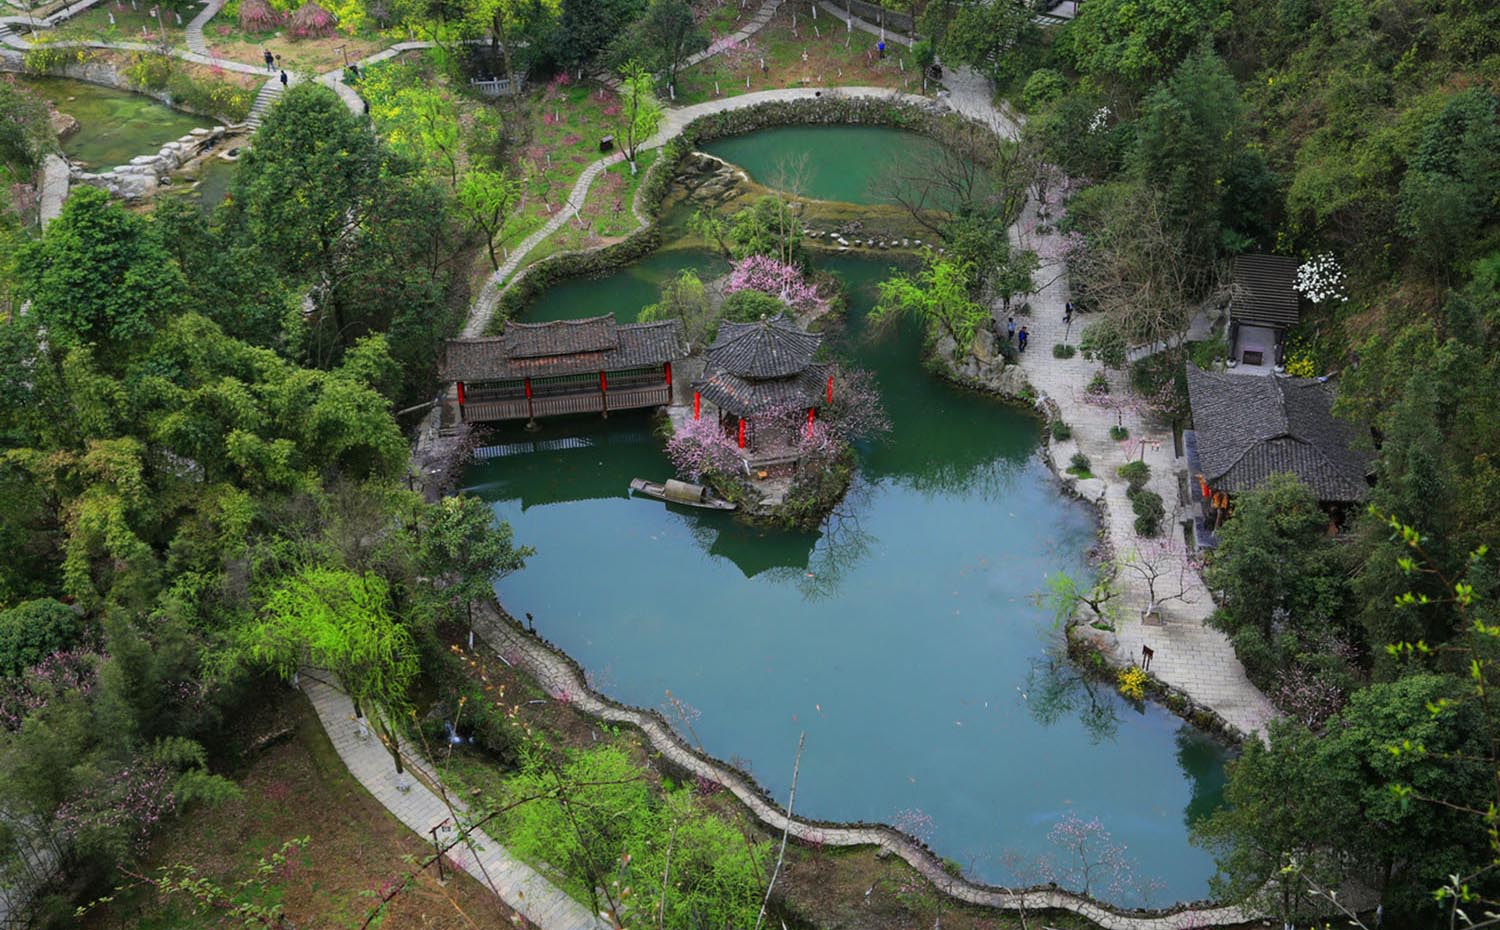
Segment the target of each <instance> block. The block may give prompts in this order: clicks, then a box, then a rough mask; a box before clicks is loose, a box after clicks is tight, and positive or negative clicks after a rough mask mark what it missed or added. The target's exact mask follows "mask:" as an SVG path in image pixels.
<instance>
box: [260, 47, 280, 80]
mask: <svg viewBox="0 0 1500 930" xmlns="http://www.w3.org/2000/svg"><path fill="white" fill-rule="evenodd" d="M261 57H262V58H264V59H265V61H266V70H267V71H270V72H272V73H273V74H274V73H275V72H276V56H275V55H272V54H271V50H270V49H266V50H265V54H264V55H262V56H261Z"/></svg>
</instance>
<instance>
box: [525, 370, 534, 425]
mask: <svg viewBox="0 0 1500 930" xmlns="http://www.w3.org/2000/svg"><path fill="white" fill-rule="evenodd" d="M526 420H527V422H530V423H535V422H536V411H535V410H533V409H532V404H531V379H530V378H527V379H526Z"/></svg>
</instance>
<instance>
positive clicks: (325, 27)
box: [287, 0, 337, 39]
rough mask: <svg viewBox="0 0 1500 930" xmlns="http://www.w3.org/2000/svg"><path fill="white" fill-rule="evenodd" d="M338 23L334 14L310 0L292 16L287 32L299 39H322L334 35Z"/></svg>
mask: <svg viewBox="0 0 1500 930" xmlns="http://www.w3.org/2000/svg"><path fill="white" fill-rule="evenodd" d="M336 22H337V21H336V20H335V19H334V18H333V14H332V13H330V12H328V11H327V10H325V9H323V8H322V7H320V6H318V5H317V4H316V3H313V2H312V0H308V2H306V3H304V4H302V5H301V6H299V7H298V8H297V12H295V13H293V14H292V18H291V23H290V25H289V27H288V29H287V31H288V32H290V33H291V34H292V35H294V36H296V37H297V38H299V39H312V38H319V39H320V38H322V37H324V36H327V35H331V34H332V33H333V27H334V25H335V23H336Z"/></svg>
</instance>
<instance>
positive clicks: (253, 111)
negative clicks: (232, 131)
mask: <svg viewBox="0 0 1500 930" xmlns="http://www.w3.org/2000/svg"><path fill="white" fill-rule="evenodd" d="M283 92H284V88H283V87H282V86H281V77H280V76H279V75H278V76H277V77H274V78H271V79H270V80H269V81H267V82H266V83H265V84H263V85H261V88H260V93H258V94H256V95H255V103H254V104H252V105H251V107H250V115H249V116H247V117H245V125H246V126H249V127H250V128H251V129H259V128H260V124H261V121H262V120H264V119H265V118H266V114H267V113H269V112H271V107H273V106H275V104H276V101H278V100H280V99H281V95H282V93H283Z"/></svg>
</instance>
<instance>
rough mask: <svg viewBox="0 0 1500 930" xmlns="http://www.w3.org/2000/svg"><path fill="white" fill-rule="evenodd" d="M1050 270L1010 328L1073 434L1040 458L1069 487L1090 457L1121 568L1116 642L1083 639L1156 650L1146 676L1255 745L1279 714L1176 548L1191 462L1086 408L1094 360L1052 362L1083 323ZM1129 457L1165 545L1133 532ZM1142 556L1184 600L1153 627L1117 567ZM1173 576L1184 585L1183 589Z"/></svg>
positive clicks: (1030, 376) (1063, 283)
mask: <svg viewBox="0 0 1500 930" xmlns="http://www.w3.org/2000/svg"><path fill="white" fill-rule="evenodd" d="M1026 214H1027V215H1026V216H1023V217H1022V219H1021V222H1019V223H1017V225H1016V226H1015V227H1013V228H1012V235H1013V237H1014V236H1015V235H1016V230H1018V229H1021V228H1033V227H1034V220H1035V215H1034V206H1031V205H1028V207H1027V210H1026ZM1054 225H1055V221H1054ZM1050 235H1051V236H1056V235H1057V234H1056V233H1052V234H1050ZM1046 238H1047V237H1043V238H1042V240H1041V241H1032V242H1027V243H1025V244H1026V245H1028V246H1032V247H1036V246H1038V245H1041V246H1043V247H1044V251H1053V252H1055V251H1056V243H1053V246H1054V248H1053V249H1046V248H1045V246H1046V245H1047V242H1046V241H1045V240H1046ZM1018 244H1019V243H1018ZM1054 271H1055V272H1056V277H1055V278H1054V280H1053V281H1051V282H1050V283H1049V284H1048V285H1047V286H1045V287H1043V288H1042V289H1041V291H1039V292H1038V293H1036V294H1035V295H1033V296H1032V297H1031V298H1030V303H1031V314H1030V315H1029V316H1021V317H1019V318H1018V319H1017V321H1016V322H1017V324H1018V325H1024V326H1025V327H1026V328H1027V330H1028V332H1029V335H1030V340H1029V343H1028V346H1027V350H1026V352H1025V354H1023V355H1022V356H1021V357H1020V364H1021V367H1022V368H1023V369H1024V370H1025V371H1026V378H1027V380H1028V381H1030V383H1031V385H1032V387H1033V388H1035V389H1036V391H1037V393H1038V395H1040V397H1041V398H1042V400H1043V403H1044V404H1047V405H1049V406H1055V410H1054V411H1053V415H1055V416H1059V417H1060V418H1061V419H1062V421H1063V422H1064V423H1067V424H1068V425H1069V426H1070V427H1072V429H1073V435H1072V438H1071V439H1068V440H1066V441H1063V442H1055V441H1054V442H1049V443H1048V444H1047V446H1046V453H1045V454H1046V455H1047V456H1048V457H1049V458H1050V460H1051V465H1052V470H1053V472H1054V473H1055V474H1057V475H1059V476H1062V477H1063V478H1064V479H1065V480H1071V479H1067V477H1066V476H1067V471H1066V469H1067V467H1068V465H1069V464H1070V460H1071V459H1072V457H1073V453H1075V452H1080V451H1081V452H1083V454H1084V455H1086V456H1088V458H1089V462H1090V463H1091V466H1090V470H1091V471H1092V472H1093V473H1094V474H1095V475H1098V476H1100V477H1099V478H1095V479H1091V480H1088V481H1075V482H1073V484H1074V488H1075V490H1076V491H1077V492H1078V493H1079V494H1080V495H1081V496H1083V497H1084V498H1085V499H1087V500H1090V501H1092V502H1093V503H1094V504H1095V505H1096V506H1097V507H1099V508H1100V518H1101V520H1102V521H1103V523H1104V527H1105V529H1106V530H1108V532H1109V542H1110V546H1111V547H1112V548H1113V550H1114V556H1115V558H1116V564H1117V565H1118V566H1119V567H1118V570H1117V572H1116V575H1115V581H1114V590H1115V592H1116V597H1115V600H1114V602H1113V603H1114V605H1115V606H1116V607H1117V608H1118V614H1117V616H1116V618H1115V626H1116V632H1115V633H1114V634H1113V635H1110V634H1107V633H1103V632H1100V631H1094V630H1091V629H1084V630H1083V634H1084V635H1085V636H1087V637H1088V638H1089V639H1090V640H1092V641H1094V642H1095V643H1096V644H1098V645H1099V646H1100V647H1102V648H1103V649H1105V650H1106V651H1107V652H1108V653H1109V654H1110V655H1111V656H1112V657H1113V659H1114V662H1115V663H1116V664H1117V665H1120V666H1127V665H1131V664H1139V662H1140V661H1141V647H1142V646H1147V647H1150V648H1151V649H1152V651H1153V652H1154V653H1155V655H1154V656H1153V658H1152V660H1151V674H1152V675H1153V676H1154V677H1155V678H1157V679H1158V680H1159V681H1161V682H1162V683H1163V684H1165V685H1167V686H1168V687H1170V688H1172V689H1173V690H1175V691H1178V692H1180V693H1182V694H1184V695H1186V696H1187V697H1188V698H1190V699H1191V700H1192V701H1193V702H1194V703H1196V704H1198V705H1201V706H1203V707H1206V708H1208V709H1210V710H1212V711H1213V712H1214V713H1216V714H1218V715H1219V717H1220V719H1222V720H1223V721H1224V723H1226V724H1228V726H1229V727H1230V728H1232V729H1233V730H1234V731H1236V732H1237V734H1238V735H1240V736H1241V737H1249V738H1252V739H1253V738H1255V736H1252V734H1254V735H1256V736H1258V735H1262V734H1264V732H1265V728H1266V724H1267V723H1268V722H1270V721H1271V720H1274V719H1276V718H1277V717H1279V716H1281V715H1280V712H1278V711H1277V710H1276V708H1275V706H1274V705H1272V704H1271V702H1270V700H1268V699H1267V698H1266V696H1265V695H1264V694H1262V693H1261V691H1260V689H1258V688H1256V687H1255V685H1253V684H1252V683H1251V682H1250V680H1249V678H1247V677H1246V675H1245V667H1244V666H1243V665H1242V664H1240V660H1239V657H1238V656H1236V655H1235V654H1234V646H1233V645H1232V644H1231V643H1230V641H1229V638H1228V637H1227V636H1225V635H1224V634H1223V633H1221V632H1219V631H1218V630H1216V629H1213V628H1212V627H1210V626H1208V625H1207V623H1206V621H1207V619H1208V617H1209V615H1210V614H1212V613H1213V610H1214V600H1213V596H1212V594H1211V593H1210V592H1209V590H1208V588H1207V586H1205V585H1204V583H1203V576H1202V574H1201V573H1200V572H1199V570H1198V569H1197V567H1196V566H1195V565H1192V564H1190V563H1189V562H1188V557H1189V553H1188V552H1187V550H1186V549H1185V548H1184V547H1183V545H1182V543H1181V541H1180V532H1181V531H1180V523H1181V519H1186V518H1187V515H1186V513H1185V511H1186V508H1187V507H1190V506H1191V502H1190V501H1188V502H1182V504H1181V506H1179V504H1178V498H1179V495H1180V491H1179V487H1178V479H1177V476H1178V474H1179V473H1180V472H1182V471H1184V470H1185V469H1186V468H1187V465H1186V463H1185V461H1184V460H1182V459H1180V458H1178V457H1177V455H1176V448H1175V443H1174V440H1173V436H1172V430H1171V427H1170V426H1166V427H1163V425H1161V424H1160V423H1157V422H1155V421H1154V419H1153V420H1148V419H1147V417H1146V416H1145V415H1143V414H1142V412H1141V411H1140V409H1138V408H1136V409H1127V410H1124V411H1123V413H1120V414H1117V411H1115V410H1114V409H1110V408H1108V407H1103V406H1100V405H1099V404H1095V403H1089V395H1088V393H1087V392H1086V391H1085V390H1084V386H1085V385H1086V384H1088V382H1089V379H1090V378H1092V377H1093V375H1094V373H1095V372H1096V371H1099V370H1100V366H1099V365H1098V363H1097V362H1089V361H1086V360H1085V359H1084V358H1083V354H1082V353H1078V354H1076V355H1074V357H1073V358H1069V359H1059V358H1054V357H1053V356H1052V347H1053V346H1054V345H1057V344H1060V343H1072V344H1074V345H1076V344H1077V343H1078V340H1079V333H1080V331H1081V330H1082V328H1083V326H1084V322H1083V321H1082V320H1076V319H1075V320H1074V322H1073V324H1072V325H1071V326H1069V325H1068V324H1066V323H1065V322H1064V321H1063V310H1064V307H1065V305H1066V303H1067V300H1068V293H1069V292H1068V275H1067V269H1066V268H1065V267H1057V268H1051V269H1044V271H1043V273H1050V272H1054ZM994 312H995V319H996V320H997V321H999V322H1002V323H1003V322H1004V321H1003V318H1002V315H1001V313H1000V310H999V308H998V307H997V308H996V309H995V311H994ZM1106 375H1107V376H1108V377H1109V378H1110V382H1111V390H1112V391H1113V393H1114V394H1115V395H1116V396H1119V395H1122V394H1128V393H1129V392H1130V391H1131V387H1130V383H1129V378H1128V377H1127V376H1126V373H1124V372H1106ZM1117 415H1119V416H1120V420H1119V422H1120V423H1122V424H1123V425H1124V426H1125V427H1126V428H1127V429H1128V430H1129V431H1130V438H1129V439H1127V440H1125V441H1124V442H1116V441H1115V440H1113V439H1111V438H1110V436H1109V430H1110V428H1111V427H1113V426H1115V425H1116V416H1117ZM1134 459H1140V460H1143V461H1145V462H1146V464H1148V465H1150V466H1151V480H1150V482H1149V484H1148V487H1149V488H1150V489H1151V490H1153V491H1155V492H1156V493H1158V494H1160V495H1161V499H1162V500H1163V501H1164V502H1165V503H1166V507H1167V514H1168V517H1169V519H1165V520H1163V529H1162V532H1163V534H1164V538H1163V540H1161V541H1159V540H1142V539H1141V538H1140V537H1138V536H1137V535H1136V532H1135V513H1134V511H1133V509H1132V508H1131V504H1130V499H1129V497H1127V496H1126V491H1127V489H1128V486H1127V484H1126V483H1125V481H1123V480H1122V479H1121V478H1120V477H1119V475H1118V474H1117V471H1116V470H1117V469H1118V468H1119V467H1120V466H1121V465H1124V464H1125V463H1126V462H1128V461H1131V460H1134ZM1179 515H1180V516H1181V519H1180V518H1179ZM1164 543H1170V545H1167V544H1164ZM1143 558H1144V559H1146V560H1150V561H1153V562H1155V564H1156V568H1157V572H1158V578H1159V580H1158V581H1157V595H1158V596H1159V597H1160V596H1162V595H1163V594H1170V595H1177V594H1178V591H1179V590H1182V591H1183V593H1182V595H1181V596H1180V597H1174V598H1173V599H1172V600H1169V601H1166V602H1165V603H1162V604H1161V605H1160V609H1161V614H1162V617H1163V620H1162V621H1160V622H1153V623H1149V624H1148V623H1146V622H1144V620H1143V616H1144V613H1145V609H1146V606H1147V605H1148V603H1149V602H1150V591H1149V588H1148V586H1147V581H1146V578H1145V576H1144V575H1143V574H1142V573H1141V572H1139V571H1137V570H1136V569H1134V568H1132V567H1131V566H1130V565H1129V564H1120V563H1121V562H1125V563H1129V562H1130V561H1132V560H1133V561H1135V562H1137V563H1140V562H1141V560H1142V559H1143ZM1179 578H1181V579H1182V580H1183V582H1184V583H1183V584H1182V585H1180V586H1179V583H1178V579H1179Z"/></svg>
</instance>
